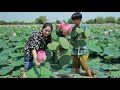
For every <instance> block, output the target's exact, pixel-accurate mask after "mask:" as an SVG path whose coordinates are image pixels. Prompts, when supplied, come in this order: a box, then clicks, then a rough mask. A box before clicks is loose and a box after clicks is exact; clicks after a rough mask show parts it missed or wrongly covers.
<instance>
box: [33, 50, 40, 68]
mask: <svg viewBox="0 0 120 90" xmlns="http://www.w3.org/2000/svg"><path fill="white" fill-rule="evenodd" d="M32 55H33V58H34V61H35V65H36V67H38V68H40V66H41V64H40V63H39V62H37V60H36V59H37V52H36V50H32Z"/></svg>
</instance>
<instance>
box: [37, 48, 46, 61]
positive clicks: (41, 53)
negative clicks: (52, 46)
mask: <svg viewBox="0 0 120 90" xmlns="http://www.w3.org/2000/svg"><path fill="white" fill-rule="evenodd" d="M45 60H46V53H45V51H43V50H40V51H38V53H37V61H38V62H39V63H43V62H45Z"/></svg>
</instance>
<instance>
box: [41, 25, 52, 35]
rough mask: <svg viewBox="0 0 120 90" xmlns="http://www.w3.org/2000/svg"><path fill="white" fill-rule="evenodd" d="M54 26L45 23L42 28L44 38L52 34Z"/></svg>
mask: <svg viewBox="0 0 120 90" xmlns="http://www.w3.org/2000/svg"><path fill="white" fill-rule="evenodd" d="M52 30H53V26H52V24H51V23H45V24H44V25H43V27H42V32H43V36H44V37H47V36H49V35H50V34H51V32H52Z"/></svg>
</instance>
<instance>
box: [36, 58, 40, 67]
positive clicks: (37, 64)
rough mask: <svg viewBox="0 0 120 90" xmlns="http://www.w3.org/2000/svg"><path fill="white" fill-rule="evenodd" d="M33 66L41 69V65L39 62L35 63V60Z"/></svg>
mask: <svg viewBox="0 0 120 90" xmlns="http://www.w3.org/2000/svg"><path fill="white" fill-rule="evenodd" d="M35 65H36V67H37V68H40V67H41V64H40V63H39V62H37V61H36V60H35Z"/></svg>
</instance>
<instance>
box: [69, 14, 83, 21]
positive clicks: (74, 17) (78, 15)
mask: <svg viewBox="0 0 120 90" xmlns="http://www.w3.org/2000/svg"><path fill="white" fill-rule="evenodd" d="M71 19H72V20H75V19H80V21H81V19H82V14H81V13H80V12H76V13H74V14H73V15H72V16H71Z"/></svg>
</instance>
